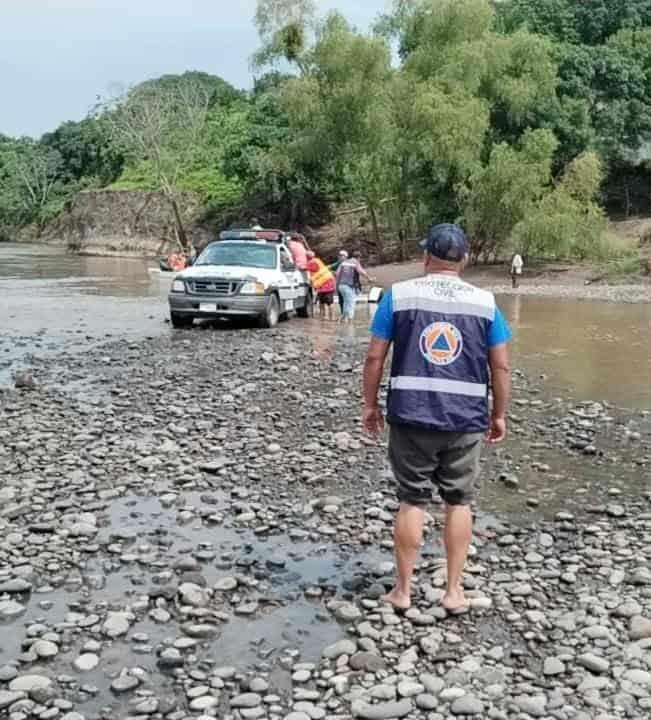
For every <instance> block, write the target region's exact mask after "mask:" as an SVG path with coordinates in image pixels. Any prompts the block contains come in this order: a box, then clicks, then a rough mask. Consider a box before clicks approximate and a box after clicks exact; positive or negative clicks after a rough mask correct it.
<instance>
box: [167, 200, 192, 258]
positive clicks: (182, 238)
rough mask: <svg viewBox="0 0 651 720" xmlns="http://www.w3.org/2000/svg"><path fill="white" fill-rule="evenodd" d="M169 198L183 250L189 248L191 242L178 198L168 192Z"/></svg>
mask: <svg viewBox="0 0 651 720" xmlns="http://www.w3.org/2000/svg"><path fill="white" fill-rule="evenodd" d="M167 199H168V200H169V202H170V205H171V206H172V212H173V213H174V222H175V224H176V232H177V234H178V238H179V243H180V244H181V247H182V248H183V250H189V249H190V244H189V243H188V236H187V235H186V233H185V228H184V227H183V220H181V213H180V211H179V206H178V203H177V202H176V198H175V197H174V196H173V195H171V194H168V195H167Z"/></svg>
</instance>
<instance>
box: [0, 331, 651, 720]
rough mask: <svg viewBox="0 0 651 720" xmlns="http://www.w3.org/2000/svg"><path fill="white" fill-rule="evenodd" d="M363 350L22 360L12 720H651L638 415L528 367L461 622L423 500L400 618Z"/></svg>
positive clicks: (647, 427) (4, 515) (174, 342)
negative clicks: (362, 423)
mask: <svg viewBox="0 0 651 720" xmlns="http://www.w3.org/2000/svg"><path fill="white" fill-rule="evenodd" d="M364 350H365V345H364V342H354V341H351V340H350V339H346V338H342V339H341V340H340V342H339V344H338V346H337V347H336V351H335V352H334V353H321V352H317V353H315V352H314V345H313V343H312V342H311V340H310V339H309V338H308V337H306V336H304V335H303V334H301V332H300V331H299V330H298V329H292V328H291V327H290V326H283V327H281V328H279V329H278V330H276V331H273V332H259V331H253V330H247V329H239V330H237V331H228V330H224V329H210V328H206V329H203V330H202V329H195V330H193V331H189V332H180V333H176V334H174V335H172V336H163V337H159V338H156V339H150V340H148V341H140V340H138V341H128V340H122V341H111V342H110V343H107V344H105V345H103V346H101V347H97V346H94V347H92V348H91V349H89V351H88V352H87V353H85V354H83V355H79V354H77V353H72V352H69V353H67V352H66V351H63V352H62V353H61V354H60V355H59V356H58V357H57V358H56V359H54V360H53V359H52V358H51V357H50V358H48V359H43V360H40V361H39V360H34V361H33V365H32V369H31V371H30V373H28V374H26V375H24V376H22V377H21V378H20V382H19V383H18V384H19V385H21V387H20V388H16V389H11V390H6V391H4V392H2V393H0V439H1V443H0V478H1V480H0V717H3V716H5V717H8V718H11V719H12V720H26V719H27V718H32V717H34V718H42V719H43V720H47V719H48V718H65V719H66V720H80V719H81V718H87V719H89V720H90V719H91V718H93V719H94V718H107V719H108V718H111V719H115V718H120V719H121V718H142V719H143V720H145V719H147V718H151V719H152V720H153V719H159V718H167V719H169V720H183V719H184V718H208V717H220V718H232V719H233V720H239V719H246V718H268V719H270V720H271V719H272V718H273V719H279V720H280V719H282V720H310V719H312V720H319V718H328V719H329V718H333V719H338V718H340V719H341V720H343V719H345V718H353V717H355V718H366V719H367V720H382V719H383V718H385V719H389V718H403V717H405V718H413V719H414V720H416V719H421V720H425V719H427V720H443V719H445V718H450V717H476V718H494V719H495V720H499V719H501V718H504V719H507V718H523V719H526V718H557V719H558V720H576V719H578V720H591V719H592V718H597V719H598V720H610V719H611V718H620V717H631V718H638V717H639V718H644V717H648V716H649V714H650V713H651V569H650V567H649V563H650V562H651V561H650V559H649V558H650V557H651V493H650V492H649V480H650V479H651V417H650V416H649V413H647V412H642V411H636V412H632V411H626V410H622V409H618V408H615V407H612V406H608V405H606V404H605V403H598V402H583V403H576V402H573V401H570V400H568V399H566V398H563V397H554V396H553V395H551V394H550V393H549V392H548V391H546V389H545V383H544V378H542V377H540V378H531V377H525V376H524V375H523V374H521V373H516V376H515V386H516V390H515V400H514V404H513V408H512V412H511V431H512V434H511V438H510V440H509V442H508V443H507V444H506V445H504V446H503V447H501V448H499V449H498V450H497V451H494V452H490V453H487V454H486V457H485V460H484V462H483V483H484V488H483V491H482V500H481V503H480V507H481V512H479V511H478V516H477V531H476V534H475V538H474V541H473V553H472V557H471V561H470V563H469V566H468V569H467V573H466V577H465V586H466V588H467V592H468V594H469V596H470V597H471V598H472V604H473V607H472V612H471V613H470V614H469V615H466V616H462V617H458V618H447V617H446V615H445V613H444V612H442V610H441V609H440V607H439V605H438V601H439V599H440V596H441V594H442V587H443V584H444V579H445V570H444V563H443V557H442V552H441V549H440V545H439V543H438V542H437V537H438V534H439V531H440V526H441V514H440V506H439V505H437V504H436V503H435V504H433V505H432V510H431V516H430V517H429V522H428V529H427V543H426V546H425V548H424V550H423V553H422V557H421V561H420V563H419V566H418V571H417V582H416V593H415V598H414V606H413V607H412V609H410V610H409V611H408V612H407V613H405V614H404V615H398V614H396V613H395V612H394V611H393V610H392V608H391V607H389V606H387V605H386V604H384V603H383V602H382V601H381V599H380V598H381V595H382V594H383V593H384V592H385V590H386V589H387V588H388V587H389V586H390V584H391V580H392V575H393V558H392V540H391V529H392V519H393V513H394V511H395V509H396V501H395V496H394V492H393V487H392V483H391V479H390V476H389V474H388V472H387V468H386V462H385V448H384V446H383V443H380V444H376V443H374V442H371V441H370V440H368V439H367V438H365V437H363V435H362V434H361V432H360V428H359V422H358V414H359V404H360V376H361V363H362V360H363V354H364ZM433 540H434V542H433Z"/></svg>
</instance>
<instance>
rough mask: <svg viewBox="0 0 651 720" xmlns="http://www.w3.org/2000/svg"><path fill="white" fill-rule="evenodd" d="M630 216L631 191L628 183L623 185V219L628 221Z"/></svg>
mask: <svg viewBox="0 0 651 720" xmlns="http://www.w3.org/2000/svg"><path fill="white" fill-rule="evenodd" d="M630 216H631V191H630V188H629V186H628V182H625V183H624V217H625V218H626V219H627V220H628V219H629V217H630Z"/></svg>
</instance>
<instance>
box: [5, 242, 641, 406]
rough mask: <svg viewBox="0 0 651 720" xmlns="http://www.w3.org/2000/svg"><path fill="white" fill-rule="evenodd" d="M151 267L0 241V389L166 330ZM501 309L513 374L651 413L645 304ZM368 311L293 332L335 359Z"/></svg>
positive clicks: (511, 300)
mask: <svg viewBox="0 0 651 720" xmlns="http://www.w3.org/2000/svg"><path fill="white" fill-rule="evenodd" d="M153 265H154V263H151V262H147V261H145V260H139V259H125V258H93V257H79V256H77V255H70V254H67V253H66V252H65V251H64V250H63V249H62V248H57V247H42V246H33V245H32V246H26V245H8V244H2V243H0V293H1V295H2V303H0V328H2V333H1V334H0V383H1V382H2V381H3V380H6V379H7V377H8V375H7V373H8V368H9V367H11V364H12V363H14V364H15V363H16V360H17V359H21V358H22V359H25V358H27V357H28V355H29V353H30V352H35V353H37V354H42V353H46V352H55V351H56V350H57V348H58V347H60V346H61V344H62V343H64V342H65V344H66V346H67V347H79V348H83V347H84V346H85V345H87V344H88V342H91V341H99V340H101V339H103V338H104V337H105V336H106V335H108V334H111V335H120V336H123V337H133V338H137V337H143V336H145V335H153V334H157V333H161V332H168V331H169V329H168V328H169V326H168V325H166V324H165V319H166V318H167V299H166V296H167V291H168V287H169V280H167V279H161V278H159V277H158V276H156V275H152V274H150V273H149V272H148V267H152V266H153ZM498 302H499V304H500V306H501V307H502V309H503V310H504V312H505V314H506V316H507V318H508V320H509V322H510V323H511V325H512V326H513V329H514V335H515V337H514V340H513V345H512V351H513V363H514V365H515V366H516V367H523V368H524V369H526V370H527V371H529V372H531V373H535V374H536V375H539V374H544V375H546V376H547V377H548V386H549V387H550V388H551V389H552V390H554V391H556V392H562V393H568V394H570V395H572V396H573V397H575V398H577V399H579V400H590V399H596V400H606V401H610V402H613V403H616V404H619V405H622V406H625V407H637V408H651V383H649V381H648V379H649V377H651V340H650V339H649V338H650V337H651V304H646V305H626V304H615V303H607V302H597V301H590V302H586V301H580V300H573V299H558V298H536V297H530V296H523V297H521V296H518V295H515V296H513V295H509V296H504V297H500V298H498ZM374 311H375V306H374V305H365V304H359V305H358V311H357V317H356V320H355V325H354V326H352V327H346V326H341V325H339V324H338V323H334V322H322V321H319V320H317V319H313V320H306V321H298V320H292V322H291V323H290V327H291V328H293V329H295V330H303V331H305V332H306V333H307V334H308V335H310V336H311V337H312V338H313V342H314V354H315V356H316V357H320V358H323V359H332V358H334V357H335V356H336V353H337V348H339V347H343V348H346V347H350V346H352V345H354V344H356V343H357V342H359V341H362V340H365V339H366V338H367V337H368V335H367V329H368V326H369V323H370V320H371V317H372V314H373V312H374ZM35 336H38V337H36V339H34V338H35ZM3 370H4V373H3ZM3 375H4V376H3Z"/></svg>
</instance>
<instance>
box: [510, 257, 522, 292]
mask: <svg viewBox="0 0 651 720" xmlns="http://www.w3.org/2000/svg"><path fill="white" fill-rule="evenodd" d="M523 267H524V261H523V260H522V256H521V255H520V253H515V255H514V256H513V260H511V283H512V285H513V287H514V288H517V287H518V282H519V280H520V276H521V275H522V268H523Z"/></svg>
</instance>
